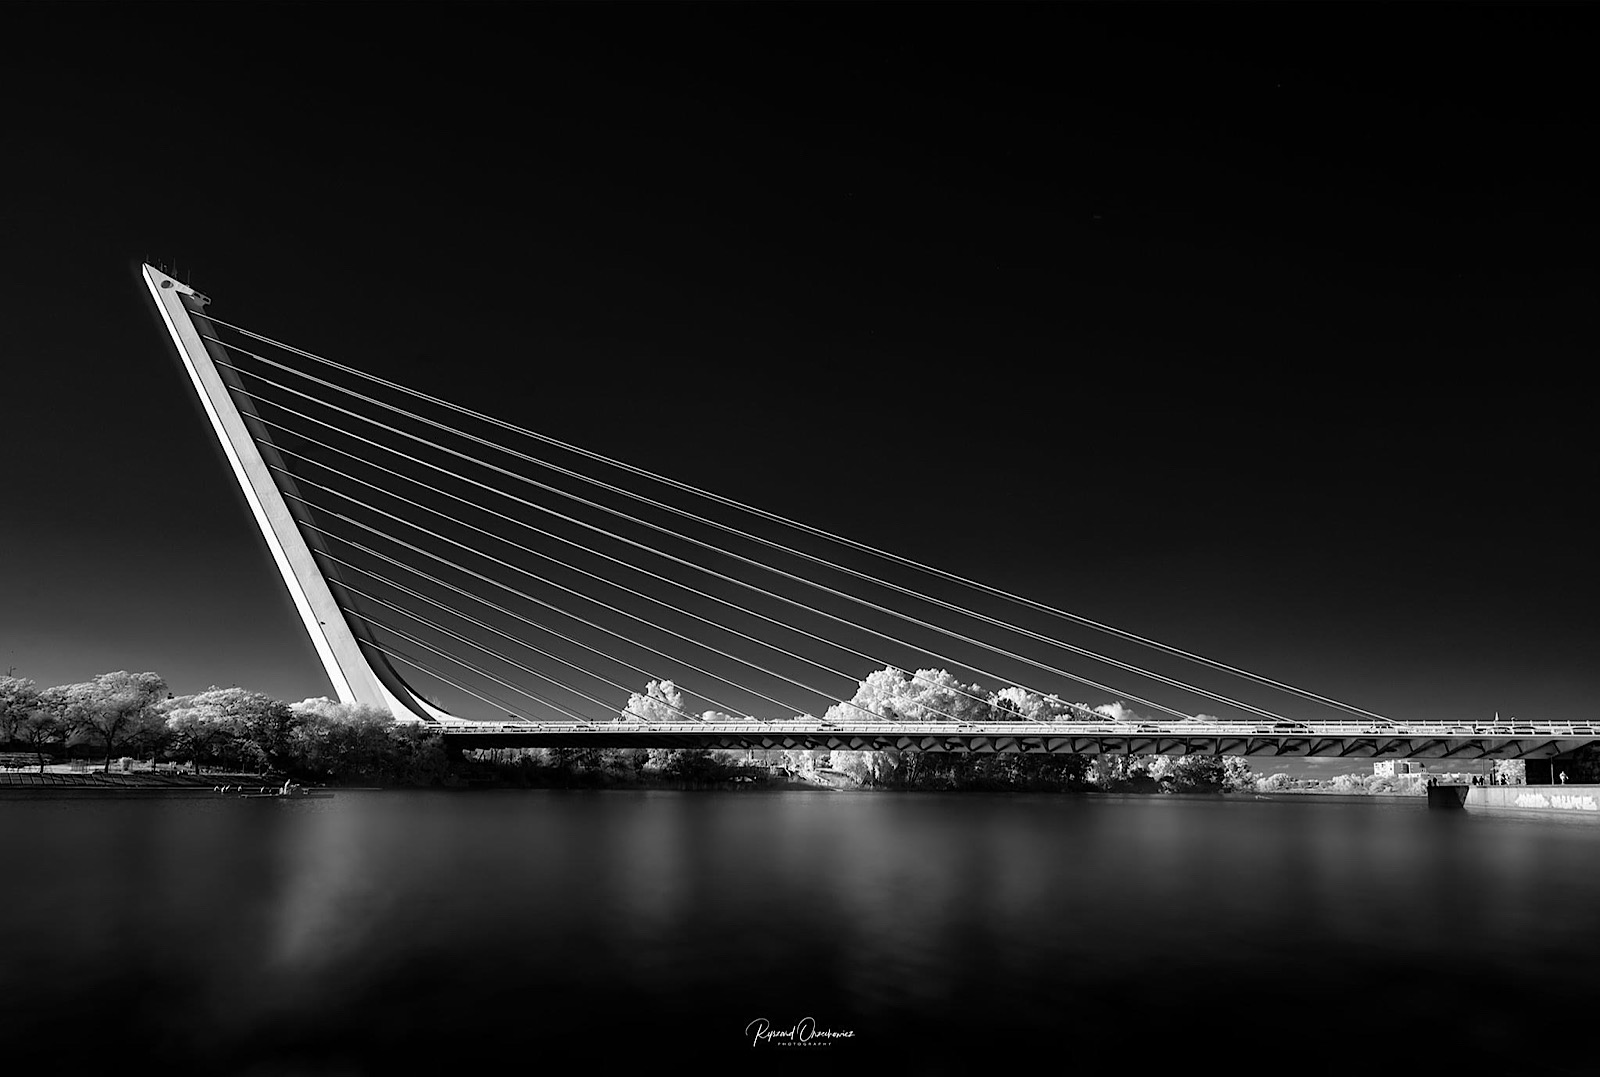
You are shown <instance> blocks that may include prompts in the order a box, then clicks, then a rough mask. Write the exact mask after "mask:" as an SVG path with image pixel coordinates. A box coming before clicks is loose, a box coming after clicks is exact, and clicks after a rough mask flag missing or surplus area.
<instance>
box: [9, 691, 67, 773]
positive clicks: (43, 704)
mask: <svg viewBox="0 0 1600 1077" xmlns="http://www.w3.org/2000/svg"><path fill="white" fill-rule="evenodd" d="M70 714H71V705H70V702H69V700H68V696H67V689H66V687H64V686H60V687H55V688H46V689H45V690H44V691H42V692H40V693H39V694H38V697H37V702H36V703H35V705H34V707H33V709H32V710H30V711H28V712H27V713H26V714H24V715H23V716H22V717H21V718H20V719H18V721H17V723H16V727H15V728H16V736H17V737H18V738H19V739H20V740H22V741H24V742H25V743H26V744H27V745H28V747H30V748H32V749H33V751H34V754H35V755H36V756H38V758H39V773H40V774H43V773H44V761H45V752H46V749H48V748H49V747H50V745H52V744H65V743H66V742H67V738H68V737H70V736H72V731H73V727H72V720H71V717H70Z"/></svg>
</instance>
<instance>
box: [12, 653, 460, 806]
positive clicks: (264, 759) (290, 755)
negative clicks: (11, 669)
mask: <svg viewBox="0 0 1600 1077" xmlns="http://www.w3.org/2000/svg"><path fill="white" fill-rule="evenodd" d="M0 743H4V744H6V745H8V746H17V745H21V746H25V747H26V748H27V749H28V750H29V751H31V752H32V753H33V754H34V755H36V756H37V758H38V765H39V768H40V770H41V772H42V771H43V769H44V766H45V761H46V759H48V758H53V757H55V756H56V755H57V754H62V755H68V756H70V755H71V754H72V753H73V751H74V750H75V749H78V748H80V747H82V748H86V749H88V750H90V751H92V752H94V753H95V754H96V755H99V756H101V757H103V759H104V763H103V767H104V769H105V770H107V771H109V770H110V769H111V761H112V759H113V758H115V757H117V756H118V755H119V754H120V755H123V756H136V757H138V758H148V759H167V760H181V761H182V762H184V763H185V764H187V765H189V766H192V767H193V769H194V772H195V773H200V771H201V769H202V768H203V767H209V768H212V769H215V770H224V771H234V772H247V771H248V772H254V773H275V774H285V775H291V776H294V777H296V778H302V779H307V780H314V781H336V782H355V781H360V782H365V783H370V784H374V785H385V784H398V785H431V784H439V783H441V782H445V781H447V780H448V772H449V767H448V763H447V760H446V756H445V751H444V744H443V739H442V738H441V737H440V736H439V735H438V734H437V733H436V732H432V731H430V730H427V729H424V728H421V727H418V726H416V725H414V724H409V723H401V722H396V721H395V720H394V718H393V716H392V715H390V714H389V713H388V712H387V711H384V710H380V709H378V708H375V707H367V706H361V705H355V704H344V703H336V702H334V701H332V700H329V699H308V700H304V701H302V702H300V703H294V704H289V703H285V702H283V701H282V700H278V699H274V698H272V697H271V696H268V695H265V694H263V693H261V692H252V691H249V690H247V689H244V688H237V687H232V688H217V687H212V688H208V689H206V690H205V691H203V692H197V693H194V694H193V695H183V696H179V695H174V694H173V693H172V692H170V691H169V690H168V687H167V683H166V681H165V680H164V679H163V678H162V677H161V676H160V675H159V674H156V673H130V672H128V671H126V670H119V671H117V672H115V673H102V674H101V675H99V676H98V677H95V678H93V679H92V680H89V681H84V682H83V683H81V684H67V685H58V686H55V687H51V688H43V689H41V688H39V687H37V685H36V684H35V683H34V682H33V681H32V680H28V679H26V678H18V677H4V678H0Z"/></svg>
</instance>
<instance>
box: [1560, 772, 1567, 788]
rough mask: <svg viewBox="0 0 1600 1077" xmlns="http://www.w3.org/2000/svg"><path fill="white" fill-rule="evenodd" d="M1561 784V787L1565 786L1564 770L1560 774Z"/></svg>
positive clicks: (1565, 775) (1565, 774) (1565, 776)
mask: <svg viewBox="0 0 1600 1077" xmlns="http://www.w3.org/2000/svg"><path fill="white" fill-rule="evenodd" d="M1561 784H1562V785H1566V784H1567V772H1566V771H1564V770H1563V771H1562V772H1561Z"/></svg>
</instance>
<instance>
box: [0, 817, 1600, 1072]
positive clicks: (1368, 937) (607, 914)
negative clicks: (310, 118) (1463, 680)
mask: <svg viewBox="0 0 1600 1077" xmlns="http://www.w3.org/2000/svg"><path fill="white" fill-rule="evenodd" d="M0 901H3V904H0V1013H3V1014H4V1020H3V1023H0V1035H3V1036H4V1037H5V1039H6V1044H5V1046H4V1047H3V1048H0V1059H7V1060H11V1061H15V1062H18V1063H21V1062H23V1061H26V1062H27V1064H28V1068H27V1069H26V1070H24V1069H17V1070H15V1072H18V1073H22V1072H41V1071H46V1072H48V1071H59V1072H84V1071H87V1070H90V1069H93V1070H96V1071H98V1070H100V1069H101V1068H103V1067H104V1066H105V1065H108V1064H112V1063H113V1062H115V1063H117V1064H129V1063H130V1062H131V1061H132V1060H138V1059H149V1060H154V1061H156V1062H157V1063H159V1064H161V1065H163V1066H164V1067H165V1068H167V1069H168V1070H169V1071H170V1072H205V1073H210V1074H252V1075H253V1074H296V1075H298V1074H308V1075H309V1074H363V1073H407V1072H437V1071H439V1070H448V1071H450V1072H467V1073H473V1072H480V1071H485V1070H489V1069H491V1068H493V1069H494V1070H495V1072H501V1071H503V1070H504V1069H505V1068H506V1066H507V1065H510V1066H514V1067H515V1068H516V1069H518V1070H521V1069H528V1070H532V1069H534V1068H535V1067H537V1066H541V1065H545V1064H548V1063H552V1062H555V1061H562V1062H573V1061H576V1062H579V1063H580V1064H582V1063H587V1064H589V1065H591V1066H592V1067H593V1068H595V1069H596V1071H597V1072H609V1071H611V1070H612V1069H613V1068H615V1067H616V1066H618V1065H621V1064H623V1063H626V1064H628V1065H629V1066H630V1068H631V1067H632V1066H633V1065H635V1064H637V1065H660V1066H663V1067H674V1068H675V1067H676V1066H677V1065H678V1064H679V1063H689V1064H693V1065H696V1066H701V1067H703V1068H704V1067H711V1068H712V1071H713V1072H722V1071H723V1069H724V1067H733V1066H737V1067H740V1068H741V1069H742V1068H747V1067H750V1066H755V1067H760V1068H765V1067H767V1066H770V1065H781V1066H789V1065H796V1066H799V1067H801V1068H806V1069H813V1070H814V1069H817V1068H819V1067H821V1068H826V1069H838V1068H852V1067H856V1066H859V1068H861V1069H862V1070H867V1069H872V1070H879V1069H882V1068H883V1067H884V1066H886V1065H888V1066H890V1067H891V1068H893V1069H895V1070H896V1071H904V1072H915V1073H942V1072H964V1071H966V1070H968V1069H970V1068H971V1066H972V1064H973V1063H974V1062H978V1063H979V1064H999V1065H1012V1064H1014V1065H1015V1066H1018V1067H1022V1066H1027V1067H1030V1068H1031V1067H1032V1066H1033V1065H1035V1064H1036V1063H1039V1062H1040V1061H1041V1060H1042V1063H1043V1064H1047V1065H1048V1066H1049V1067H1050V1068H1051V1069H1052V1070H1074V1069H1108V1070H1111V1071H1114V1072H1119V1073H1134V1074H1138V1073H1166V1072H1172V1071H1175V1070H1188V1069H1191V1068H1195V1067H1197V1066H1198V1067H1200V1068H1203V1069H1209V1068H1210V1064H1209V1062H1208V1061H1207V1060H1208V1059H1215V1060H1216V1062H1217V1064H1218V1065H1220V1066H1222V1067H1224V1068H1225V1069H1227V1070H1231V1071H1237V1070H1239V1069H1240V1068H1256V1067H1257V1066H1270V1067H1272V1068H1273V1069H1274V1070H1275V1071H1277V1072H1294V1073H1304V1072H1346V1071H1348V1070H1351V1069H1357V1070H1367V1069H1369V1068H1370V1067H1372V1066H1374V1065H1379V1064H1380V1063H1382V1064H1385V1065H1387V1064H1390V1063H1395V1064H1406V1065H1409V1064H1411V1063H1416V1064H1427V1065H1441V1066H1448V1067H1451V1068H1456V1067H1465V1068H1468V1069H1472V1070H1478V1069H1482V1068H1486V1067H1487V1068H1492V1069H1493V1071H1494V1072H1496V1073H1498V1074H1507V1073H1510V1074H1519V1073H1564V1072H1574V1073H1576V1072H1593V1071H1594V1070H1595V1068H1596V1067H1597V1065H1600V1064H1597V1063H1593V1062H1592V1061H1591V1060H1593V1059H1595V1057H1596V1055H1597V1052H1600V1045H1597V1044H1595V1042H1594V1038H1593V1035H1592V1034H1591V1033H1590V1031H1589V1030H1588V1028H1587V1024H1588V1019H1587V1017H1586V1016H1585V1015H1586V1014H1588V1013H1589V1012H1591V1009H1590V1008H1591V1006H1592V999H1593V997H1594V986H1595V983H1596V979H1597V973H1600V825H1596V824H1595V822H1593V821H1590V820H1581V819H1565V818H1560V817H1557V818H1533V817H1508V816H1492V815H1486V814H1479V813H1475V812H1465V813H1462V812H1440V811H1432V812H1430V811H1429V810H1427V808H1426V807H1425V805H1423V804H1422V803H1421V802H1419V801H1416V800H1394V801H1390V800H1382V799H1354V800H1336V799H1329V798H1311V797H1305V798H1298V799H1281V800H1274V801H1270V802H1267V801H1259V800H1255V799H1235V798H1223V797H1210V798H1206V797H1192V798H1191V797H1161V796H1145V797H1137V796H1129V797H1111V796H1014V795H1013V796H1006V795H993V796H991V795H974V794H950V795H944V794H884V793H877V794H872V793H830V792H820V791H819V792H816V793H810V792H783V793H678V792H668V791H648V792H617V791H596V792H564V791H495V792H475V793H400V792H386V793H365V794H363V793H344V794H341V795H339V796H338V797H336V798H335V799H332V800H314V801H303V802H298V803H296V802H278V801H246V800H224V799H220V798H205V799H183V798H180V797H167V798H158V799H131V798H130V799H95V800H82V799H66V798H57V799H35V800H27V799H12V800H5V801H0ZM805 1019H810V1023H806V1020H805ZM761 1021H765V1022H766V1024H765V1025H764V1026H763V1025H761V1024H759V1023H758V1022H761ZM763 1027H764V1028H765V1029H766V1030H767V1032H768V1033H769V1035H768V1036H766V1037H764V1038H763V1037H761V1036H760V1035H759V1033H760V1031H761V1030H762V1028H763ZM771 1033H783V1034H786V1035H781V1036H780V1035H770V1034H771Z"/></svg>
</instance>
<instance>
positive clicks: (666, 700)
mask: <svg viewBox="0 0 1600 1077" xmlns="http://www.w3.org/2000/svg"><path fill="white" fill-rule="evenodd" d="M622 717H623V718H642V719H644V720H645V721H646V722H681V721H683V720H684V719H686V718H688V717H689V715H688V714H687V713H686V712H685V711H684V709H683V693H682V692H680V691H678V686H677V685H675V684H673V683H672V682H671V681H651V682H650V683H649V684H647V685H645V689H644V694H643V695H640V694H639V693H638V692H635V693H633V694H632V695H631V696H629V697H628V705H627V707H625V708H624V709H623V711H622Z"/></svg>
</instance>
